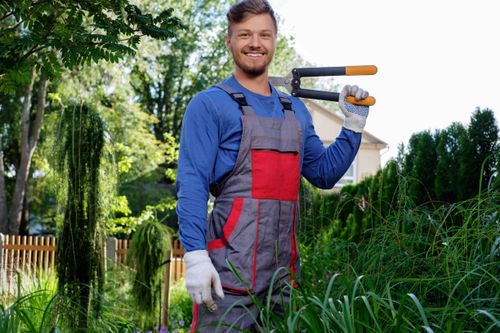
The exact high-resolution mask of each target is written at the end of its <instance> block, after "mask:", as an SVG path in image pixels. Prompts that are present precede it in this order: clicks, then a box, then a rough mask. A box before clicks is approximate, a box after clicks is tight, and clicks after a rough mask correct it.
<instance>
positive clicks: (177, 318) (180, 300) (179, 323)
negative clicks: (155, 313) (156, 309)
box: [168, 280, 193, 332]
mask: <svg viewBox="0 0 500 333" xmlns="http://www.w3.org/2000/svg"><path fill="white" fill-rule="evenodd" d="M192 319H193V301H192V300H191V297H189V294H188V292H187V290H186V286H185V281H184V280H180V281H178V282H176V283H174V284H172V285H171V286H170V308H169V310H168V326H169V327H168V330H169V331H170V332H172V331H174V330H175V329H177V330H178V331H179V332H183V331H182V329H184V330H185V332H188V331H189V327H190V325H191V321H192Z"/></svg>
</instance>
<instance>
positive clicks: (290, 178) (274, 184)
mask: <svg viewBox="0 0 500 333" xmlns="http://www.w3.org/2000/svg"><path fill="white" fill-rule="evenodd" d="M299 182H300V155H299V153H298V152H293V151H292V152H287V151H278V150H264V149H252V198H255V199H272V200H285V201H295V200H297V199H298V196H299Z"/></svg>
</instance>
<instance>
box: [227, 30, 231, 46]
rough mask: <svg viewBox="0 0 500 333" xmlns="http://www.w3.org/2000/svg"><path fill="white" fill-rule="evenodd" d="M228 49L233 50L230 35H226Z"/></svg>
mask: <svg viewBox="0 0 500 333" xmlns="http://www.w3.org/2000/svg"><path fill="white" fill-rule="evenodd" d="M226 48H227V49H228V50H229V49H231V36H230V35H229V34H227V35H226Z"/></svg>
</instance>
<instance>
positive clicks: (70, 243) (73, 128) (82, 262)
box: [56, 105, 104, 331]
mask: <svg viewBox="0 0 500 333" xmlns="http://www.w3.org/2000/svg"><path fill="white" fill-rule="evenodd" d="M103 128H104V125H103V122H102V120H101V118H100V117H99V115H98V114H97V113H96V111H94V110H93V109H91V108H89V107H88V106H86V105H71V106H69V107H67V108H66V109H65V110H64V111H63V112H62V116H61V122H60V126H59V133H58V139H59V140H58V142H59V146H58V147H56V155H57V160H58V169H59V170H58V171H59V174H60V175H61V178H62V179H65V180H66V181H67V189H66V193H67V198H66V208H65V214H64V225H63V226H62V233H61V235H60V236H59V241H58V249H57V273H58V278H59V282H58V283H59V285H58V289H59V293H60V295H61V296H63V299H64V300H66V301H67V302H69V303H70V304H71V305H70V308H69V309H70V311H71V313H67V315H68V317H69V318H68V319H69V322H70V325H71V326H73V328H74V330H75V331H78V330H85V329H86V328H88V323H89V322H88V316H89V313H90V311H91V309H90V307H91V303H92V299H91V298H92V297H91V296H92V294H94V293H93V292H92V287H93V286H95V285H96V281H97V279H98V274H97V273H98V271H99V270H98V267H99V266H98V249H99V246H98V242H97V241H96V240H97V231H96V230H97V228H96V226H97V220H98V218H99V213H100V210H99V208H100V205H99V166H100V159H101V153H102V149H103V145H104V129H103ZM75 310H76V311H75Z"/></svg>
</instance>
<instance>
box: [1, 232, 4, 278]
mask: <svg viewBox="0 0 500 333" xmlns="http://www.w3.org/2000/svg"><path fill="white" fill-rule="evenodd" d="M3 244H4V235H3V234H2V233H0V286H3V276H2V273H3Z"/></svg>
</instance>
